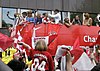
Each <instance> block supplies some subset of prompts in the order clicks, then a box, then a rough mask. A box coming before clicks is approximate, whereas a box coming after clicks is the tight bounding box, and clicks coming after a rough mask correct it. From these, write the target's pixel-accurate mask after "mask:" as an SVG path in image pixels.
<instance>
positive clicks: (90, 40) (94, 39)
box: [84, 36, 97, 42]
mask: <svg viewBox="0 0 100 71" xmlns="http://www.w3.org/2000/svg"><path fill="white" fill-rule="evenodd" d="M96 40H97V38H95V37H91V36H84V42H96Z"/></svg>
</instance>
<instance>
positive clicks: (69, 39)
mask: <svg viewBox="0 0 100 71" xmlns="http://www.w3.org/2000/svg"><path fill="white" fill-rule="evenodd" d="M32 25H33V24H28V26H26V27H25V28H24V29H23V30H22V31H21V35H22V37H23V38H24V41H25V42H26V43H28V44H29V45H30V46H31V36H32V31H33V29H32V28H33V27H34V25H33V27H32ZM29 26H30V27H29ZM35 27H36V28H37V27H40V28H39V29H38V30H37V31H36V37H42V36H50V34H56V35H52V36H50V37H49V38H50V40H49V43H50V44H49V47H48V49H50V53H51V51H52V53H51V54H53V55H54V53H55V51H56V50H55V49H56V48H57V46H58V45H67V46H73V44H74V42H75V40H76V38H77V37H78V36H79V38H80V41H79V42H80V46H91V44H94V43H95V42H96V38H97V37H98V31H99V29H100V27H95V26H90V27H88V26H78V25H72V26H71V27H69V28H67V27H66V26H65V25H59V24H50V23H49V24H39V25H36V26H35ZM20 28H22V26H18V28H17V29H20ZM91 30H92V31H91ZM26 38H27V39H26ZM56 38H57V39H56ZM55 39H56V40H57V41H55ZM84 40H85V41H84ZM54 41H55V43H54ZM52 42H53V43H52ZM56 42H57V43H56ZM52 44H53V45H52ZM53 49H54V50H53ZM48 51H49V50H48ZM53 51H54V52H53Z"/></svg>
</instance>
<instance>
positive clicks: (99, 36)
mask: <svg viewBox="0 0 100 71" xmlns="http://www.w3.org/2000/svg"><path fill="white" fill-rule="evenodd" d="M96 44H100V35H98V38H97V41H96Z"/></svg>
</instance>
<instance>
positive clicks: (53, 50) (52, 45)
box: [48, 37, 57, 56]
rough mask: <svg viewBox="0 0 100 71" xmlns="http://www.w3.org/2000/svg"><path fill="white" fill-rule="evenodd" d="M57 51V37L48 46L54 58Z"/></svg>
mask: <svg viewBox="0 0 100 71" xmlns="http://www.w3.org/2000/svg"><path fill="white" fill-rule="evenodd" d="M56 50H57V37H56V38H55V39H54V40H53V41H52V42H51V43H50V45H49V46H48V52H49V53H50V54H51V55H52V56H55V53H56Z"/></svg>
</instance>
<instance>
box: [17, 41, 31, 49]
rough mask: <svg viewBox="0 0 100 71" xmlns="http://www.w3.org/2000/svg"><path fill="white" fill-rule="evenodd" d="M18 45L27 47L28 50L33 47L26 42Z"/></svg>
mask: <svg viewBox="0 0 100 71" xmlns="http://www.w3.org/2000/svg"><path fill="white" fill-rule="evenodd" d="M18 44H19V45H23V46H25V47H26V48H28V49H31V47H30V46H29V45H28V44H26V43H24V42H18Z"/></svg>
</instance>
